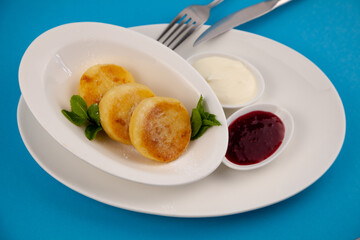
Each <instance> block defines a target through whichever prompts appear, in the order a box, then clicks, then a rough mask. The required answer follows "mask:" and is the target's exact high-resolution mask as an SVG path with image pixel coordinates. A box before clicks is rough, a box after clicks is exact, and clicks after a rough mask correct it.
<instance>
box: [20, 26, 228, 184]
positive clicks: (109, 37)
mask: <svg viewBox="0 0 360 240" xmlns="http://www.w3.org/2000/svg"><path fill="white" fill-rule="evenodd" d="M99 63H113V64H118V65H121V66H124V67H125V68H126V69H128V70H129V71H130V72H131V73H132V74H133V76H134V78H135V81H136V82H138V83H141V84H144V85H146V86H148V87H149V88H150V89H152V90H153V91H154V93H155V94H156V95H158V96H166V97H174V98H177V99H179V100H180V101H181V102H182V103H183V104H184V105H185V107H186V108H187V110H188V112H189V113H191V109H192V108H193V107H195V106H196V103H197V101H198V99H199V97H200V94H202V95H203V96H204V99H205V101H206V107H207V110H208V111H209V112H211V113H214V114H215V115H216V116H217V118H218V120H219V121H220V122H221V123H222V126H220V127H213V128H211V129H209V130H208V132H206V133H205V135H204V136H203V137H202V138H200V139H198V140H197V141H194V142H191V143H190V144H189V146H188V148H187V149H186V151H185V152H184V153H183V154H182V155H181V156H180V157H179V158H178V159H177V160H176V161H173V162H171V163H158V162H155V161H152V160H149V159H146V158H145V157H143V156H141V155H140V154H139V153H138V152H137V151H136V150H135V148H134V147H133V146H128V145H124V144H120V143H117V142H115V141H112V140H110V139H109V138H107V137H100V138H98V139H96V140H95V141H89V140H87V139H86V137H85V135H84V129H83V128H79V127H77V126H75V125H73V124H72V123H70V122H69V121H68V120H67V119H66V118H65V117H64V116H63V115H62V114H61V110H62V109H68V110H69V109H70V104H69V100H70V97H71V96H72V95H73V94H77V93H78V85H79V80H80V77H81V75H82V74H83V73H84V72H85V71H86V69H87V68H89V67H90V66H92V65H94V64H99ZM19 82H20V88H21V92H22V95H23V97H24V100H25V101H26V103H27V105H28V106H29V108H30V110H31V112H32V113H33V114H34V116H35V117H36V119H37V120H38V121H39V123H40V124H41V125H42V126H43V127H44V129H46V130H47V131H48V132H49V134H50V135H51V136H52V137H54V139H56V140H57V141H58V142H59V143H60V144H61V145H62V146H64V147H65V148H66V149H67V150H69V151H70V152H72V153H74V154H75V155H76V156H78V157H79V158H81V159H83V160H85V161H86V162H88V163H90V164H91V165H93V166H95V167H97V168H99V169H101V170H103V171H106V172H108V173H110V174H113V175H115V176H117V177H122V178H125V179H128V180H132V181H136V182H141V183H146V184H154V185H178V184H185V183H189V182H193V181H196V180H199V179H201V178H203V177H205V176H207V175H209V174H210V173H211V172H213V171H214V170H215V169H216V168H217V167H218V166H219V165H220V163H221V161H222V158H223V156H224V154H225V151H226V148H227V139H228V133H227V128H226V119H225V115H224V112H223V110H222V107H221V105H220V103H219V101H218V99H217V97H216V96H215V94H214V92H213V91H212V90H211V88H210V87H209V86H208V85H207V83H206V82H205V81H204V80H203V79H202V77H201V76H200V74H199V73H198V72H197V71H195V70H194V69H193V68H192V67H191V65H190V64H189V63H188V62H186V61H185V60H184V59H183V58H181V57H180V56H179V55H177V54H176V53H174V52H173V51H171V50H170V49H169V48H167V47H165V46H164V45H162V44H160V43H159V42H157V41H155V40H153V39H151V38H149V37H146V36H144V35H142V34H139V33H137V32H135V31H133V30H129V29H126V28H122V27H118V26H114V25H109V24H102V23H72V24H66V25H62V26H59V27H56V28H54V29H51V30H49V31H47V32H45V33H43V34H42V35H40V36H39V37H38V38H37V39H35V41H34V42H33V43H32V44H31V45H30V46H29V48H28V49H27V50H26V52H25V54H24V56H23V58H22V61H21V64H20V68H19Z"/></svg>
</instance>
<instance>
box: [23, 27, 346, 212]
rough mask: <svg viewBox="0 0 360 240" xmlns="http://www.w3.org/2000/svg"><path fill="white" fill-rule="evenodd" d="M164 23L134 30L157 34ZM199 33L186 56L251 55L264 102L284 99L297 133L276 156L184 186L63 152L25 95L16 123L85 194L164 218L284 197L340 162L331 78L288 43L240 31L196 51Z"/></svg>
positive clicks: (41, 157) (338, 113)
mask: <svg viewBox="0 0 360 240" xmlns="http://www.w3.org/2000/svg"><path fill="white" fill-rule="evenodd" d="M164 27H165V25H148V26H141V27H136V28H134V29H135V30H137V31H139V32H141V33H144V34H147V35H149V36H151V37H153V38H155V37H156V36H157V35H158V34H159V33H160V32H161V30H163V29H164ZM205 28H206V27H203V29H202V31H203V30H205ZM202 31H200V32H199V33H198V34H196V35H195V36H193V37H192V38H191V39H189V41H187V42H186V43H185V44H184V45H183V46H181V47H180V48H179V49H178V52H179V54H180V55H181V56H183V57H184V58H188V57H189V56H190V55H192V54H195V53H198V52H201V51H209V50H210V49H211V50H214V51H223V52H226V53H232V54H238V55H239V56H240V57H242V58H244V59H248V60H249V61H250V62H251V63H252V64H254V65H255V67H257V68H258V69H259V70H260V71H261V72H262V74H263V76H264V78H265V81H266V83H267V88H266V90H265V92H264V95H263V97H262V99H261V100H260V101H259V102H263V103H273V104H277V105H281V106H282V107H284V108H286V109H287V110H288V111H289V112H290V113H291V114H292V116H293V117H294V124H295V126H296V129H295V131H294V134H293V138H292V140H291V142H290V143H289V145H288V146H287V148H286V149H285V150H284V152H283V153H282V154H281V155H280V156H279V157H278V158H277V160H276V161H274V162H272V163H271V164H268V165H266V166H264V167H262V168H258V169H255V170H252V171H241V172H239V171H236V170H233V169H230V168H228V167H226V166H225V165H223V164H222V165H220V167H219V168H218V169H217V170H216V171H214V172H213V173H212V174H211V175H209V176H208V177H206V178H204V179H202V180H200V181H197V182H194V183H191V184H186V185H181V186H170V187H160V186H150V185H144V184H139V183H134V182H130V181H126V180H123V179H120V178H117V177H114V176H112V175H110V174H107V173H105V172H103V171H101V170H99V169H97V168H94V167H92V166H90V165H88V164H86V163H85V162H84V161H82V160H80V159H79V158H77V157H75V156H74V155H73V154H71V153H70V152H68V151H66V150H65V149H64V148H62V147H61V145H59V144H58V143H57V142H56V141H55V140H54V139H52V138H51V137H50V135H48V134H47V133H46V131H45V130H43V129H42V128H41V126H40V125H39V124H38V123H37V121H36V120H35V118H34V117H33V116H32V114H31V112H30V111H29V109H28V108H27V106H26V105H25V104H24V102H23V101H22V100H20V103H19V108H18V122H19V129H20V132H21V135H22V137H23V140H24V142H25V144H26V146H27V148H28V149H29V151H30V153H31V154H32V156H33V157H34V159H35V160H36V161H37V162H38V163H39V164H40V165H41V166H42V167H43V168H44V169H45V171H47V172H48V173H49V174H50V175H52V176H53V177H54V178H56V179H57V180H59V181H60V182H62V183H63V184H65V185H66V186H68V187H70V188H72V189H74V190H75V191H78V192H79V193H81V194H84V195H86V196H89V197H91V198H93V199H96V200H98V201H101V202H103V203H106V204H110V205H113V206H116V207H120V208H124V209H129V210H133V211H138V212H145V213H151V214H158V215H166V216H179V217H208V216H221V215H228V214H234V213H240V212H245V211H249V210H253V209H257V208H260V207H264V206H268V205H270V204H274V203H276V202H279V201H281V200H284V199H286V198H288V197H290V196H292V195H294V194H296V193H299V192H300V191H302V190H303V189H305V188H307V187H308V186H310V185H311V184H312V183H314V182H315V181H316V180H317V179H319V178H320V177H321V176H322V175H323V174H324V173H325V172H326V170H327V169H328V168H329V167H330V166H331V164H332V163H333V162H334V161H335V159H336V157H337V155H338V153H339V151H340V149H341V147H342V144H343V141H344V136H345V114H344V109H343V106H342V103H341V100H340V98H339V95H338V94H337V92H336V90H335V88H334V87H333V85H332V84H331V82H330V81H329V79H328V78H327V77H326V76H325V75H324V74H323V73H322V72H321V70H319V69H318V68H317V67H316V66H315V65H314V64H313V63H311V62H310V61H309V60H308V59H306V58H305V57H303V56H302V55H300V54H299V53H297V52H295V51H293V50H291V49H290V48H288V47H286V46H284V45H281V44H279V43H277V42H274V41H272V40H270V39H267V38H264V37H261V36H258V35H254V34H251V33H246V32H242V31H238V30H232V31H230V32H228V33H226V34H224V35H223V36H221V37H219V38H217V39H214V40H213V41H209V42H206V43H204V44H202V45H199V46H198V47H196V48H195V49H192V48H191V44H192V43H193V41H194V40H195V38H196V36H197V35H199V34H200V33H201V32H202ZM230 113H231V112H227V114H230ZM324 119H325V121H324ZM44 146H46V147H44ZM309 169H311V171H310V170H309Z"/></svg>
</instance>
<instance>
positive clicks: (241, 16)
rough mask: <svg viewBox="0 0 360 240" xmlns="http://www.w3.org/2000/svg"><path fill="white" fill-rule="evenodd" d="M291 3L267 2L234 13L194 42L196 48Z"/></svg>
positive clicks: (218, 22)
mask: <svg viewBox="0 0 360 240" xmlns="http://www.w3.org/2000/svg"><path fill="white" fill-rule="evenodd" d="M290 1H292V0H267V1H264V2H261V3H258V4H255V5H252V6H250V7H247V8H244V9H241V10H239V11H237V12H234V13H233V14H230V15H228V16H226V17H224V18H223V19H221V20H219V21H217V22H216V23H214V24H213V25H212V26H211V27H209V28H208V29H207V30H206V31H205V32H203V33H202V34H201V35H200V37H198V38H197V39H196V41H195V42H194V47H195V46H196V45H198V44H200V43H202V42H205V41H207V40H209V39H212V38H214V37H216V36H218V35H220V34H222V33H224V32H227V31H229V30H231V29H233V28H234V27H237V26H239V25H241V24H243V23H246V22H249V21H251V20H253V19H255V18H258V17H261V16H263V15H265V14H266V13H268V12H271V11H272V10H274V9H276V8H278V7H280V6H282V5H284V4H285V3H288V2H290Z"/></svg>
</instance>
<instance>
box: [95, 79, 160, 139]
mask: <svg viewBox="0 0 360 240" xmlns="http://www.w3.org/2000/svg"><path fill="white" fill-rule="evenodd" d="M153 96H155V94H154V93H153V92H152V91H151V90H150V89H149V88H148V87H146V86H144V85H142V84H139V83H126V84H122V85H119V86H116V87H113V88H112V89H110V90H109V91H108V92H107V93H106V94H105V95H104V97H103V98H102V99H101V101H100V104H99V114H100V122H101V125H102V127H103V129H104V131H105V132H106V134H107V135H108V136H109V137H110V138H111V139H113V140H115V141H118V142H121V143H124V144H131V141H130V136H129V124H130V118H131V115H132V112H133V111H134V109H135V107H136V106H137V105H138V104H139V103H140V102H141V101H142V100H143V99H145V98H149V97H153Z"/></svg>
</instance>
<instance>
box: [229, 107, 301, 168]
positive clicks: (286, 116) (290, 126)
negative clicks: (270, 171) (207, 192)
mask: <svg viewBox="0 0 360 240" xmlns="http://www.w3.org/2000/svg"><path fill="white" fill-rule="evenodd" d="M253 111H264V112H270V113H273V114H275V115H276V116H278V117H279V118H280V120H281V121H282V122H283V124H284V127H285V135H284V139H283V141H282V143H281V145H280V146H279V148H278V149H277V150H276V151H275V152H274V153H273V154H271V155H270V156H269V157H268V158H266V159H265V160H263V161H261V162H259V163H255V164H251V165H238V164H235V163H233V162H231V161H229V160H228V159H227V158H226V157H224V159H223V163H224V164H225V165H226V166H228V167H230V168H233V169H236V170H252V169H255V168H259V167H262V166H265V165H266V164H268V163H270V162H271V161H273V160H274V159H275V158H276V157H278V156H279V155H280V153H281V152H282V151H284V149H285V148H286V146H287V145H288V144H289V142H290V139H291V138H292V135H293V133H294V119H293V117H292V115H291V114H290V113H289V112H288V111H287V110H285V109H283V108H281V107H279V106H277V105H273V104H254V105H251V106H248V107H244V108H242V109H240V110H238V111H236V112H234V113H233V114H232V115H231V116H230V117H229V118H228V119H227V124H228V126H230V124H231V123H232V122H234V121H235V120H236V119H238V118H239V117H241V116H243V115H245V114H247V113H250V112H253Z"/></svg>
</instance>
